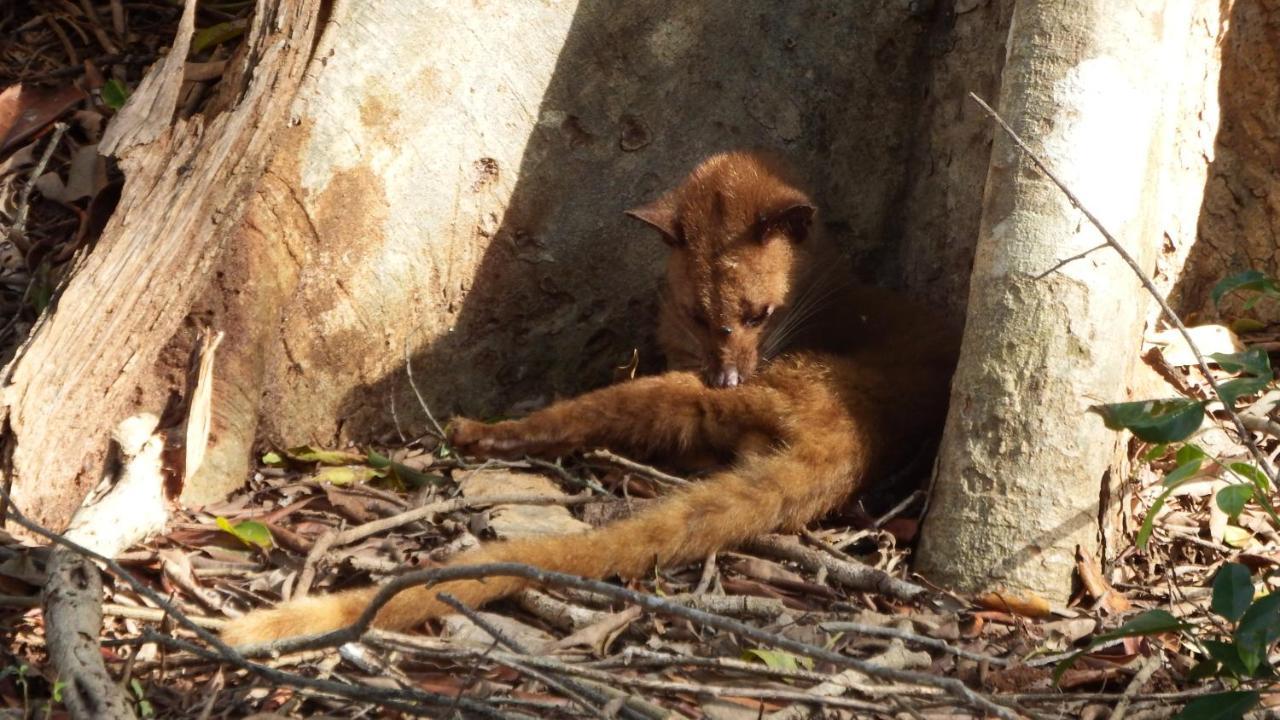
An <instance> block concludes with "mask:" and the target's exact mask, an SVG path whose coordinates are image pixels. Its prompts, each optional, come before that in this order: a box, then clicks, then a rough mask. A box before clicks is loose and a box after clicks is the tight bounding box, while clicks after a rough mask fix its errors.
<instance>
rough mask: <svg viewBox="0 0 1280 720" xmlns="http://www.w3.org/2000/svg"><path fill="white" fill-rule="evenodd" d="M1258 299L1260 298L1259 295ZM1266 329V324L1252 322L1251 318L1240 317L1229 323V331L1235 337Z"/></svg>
mask: <svg viewBox="0 0 1280 720" xmlns="http://www.w3.org/2000/svg"><path fill="white" fill-rule="evenodd" d="M1258 297H1262V296H1261V295H1259V296H1258ZM1266 329H1267V324H1266V323H1264V322H1260V321H1258V320H1254V319H1253V318H1247V317H1242V318H1236V319H1235V320H1232V321H1231V330H1232V331H1233V332H1234V333H1235V334H1237V335H1244V334H1245V333H1251V332H1258V331H1259V330H1266Z"/></svg>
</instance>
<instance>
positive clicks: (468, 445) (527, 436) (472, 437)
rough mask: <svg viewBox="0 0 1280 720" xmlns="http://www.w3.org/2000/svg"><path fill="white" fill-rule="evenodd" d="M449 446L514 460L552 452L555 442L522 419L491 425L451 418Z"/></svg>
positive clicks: (462, 450)
mask: <svg viewBox="0 0 1280 720" xmlns="http://www.w3.org/2000/svg"><path fill="white" fill-rule="evenodd" d="M446 435H447V436H448V443H449V446H450V447H452V448H453V449H454V450H457V451H458V452H459V453H462V454H463V455H469V456H471V457H478V458H500V459H505V460H515V459H518V458H522V457H524V456H526V455H544V456H545V455H553V454H556V451H557V449H558V448H559V447H560V445H559V443H556V442H554V441H553V440H552V439H551V438H549V437H546V436H545V435H544V434H542V433H539V432H537V431H536V430H535V429H534V428H531V427H529V426H528V421H526V420H504V421H502V422H499V423H494V424H492V425H490V424H488V423H482V422H476V421H475V420H468V419H466V418H454V420H453V421H452V422H450V423H449V427H448V429H447V430H446Z"/></svg>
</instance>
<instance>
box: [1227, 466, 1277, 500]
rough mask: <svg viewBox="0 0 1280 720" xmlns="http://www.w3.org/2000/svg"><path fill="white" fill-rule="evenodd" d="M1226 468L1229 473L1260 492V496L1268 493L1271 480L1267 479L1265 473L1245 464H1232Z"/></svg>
mask: <svg viewBox="0 0 1280 720" xmlns="http://www.w3.org/2000/svg"><path fill="white" fill-rule="evenodd" d="M1227 467H1228V468H1229V469H1230V470H1231V472H1233V473H1235V474H1236V475H1239V476H1240V477H1241V478H1243V479H1245V480H1248V481H1249V482H1251V483H1253V486H1254V487H1256V488H1257V489H1258V491H1259V492H1261V493H1262V494H1264V495H1265V494H1266V493H1267V492H1269V491H1270V488H1271V480H1270V479H1268V478H1267V476H1266V474H1265V473H1263V472H1262V471H1261V470H1259V469H1258V468H1256V467H1254V466H1253V465H1252V464H1250V463H1245V462H1234V463H1231V464H1230V465H1228V466H1227Z"/></svg>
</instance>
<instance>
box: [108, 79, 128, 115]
mask: <svg viewBox="0 0 1280 720" xmlns="http://www.w3.org/2000/svg"><path fill="white" fill-rule="evenodd" d="M128 99H129V89H128V88H126V87H125V86H124V83H122V82H120V81H119V80H116V79H115V78H111V79H110V80H108V81H107V82H106V83H105V84H103V86H102V104H104V105H106V106H107V107H109V108H111V109H112V110H119V109H120V108H122V107H124V103H125V101H126V100H128Z"/></svg>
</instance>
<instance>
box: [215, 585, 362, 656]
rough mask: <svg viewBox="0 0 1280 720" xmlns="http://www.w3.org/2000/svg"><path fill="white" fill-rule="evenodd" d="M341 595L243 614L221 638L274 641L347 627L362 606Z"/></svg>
mask: <svg viewBox="0 0 1280 720" xmlns="http://www.w3.org/2000/svg"><path fill="white" fill-rule="evenodd" d="M349 606H350V603H348V602H346V599H345V598H343V597H342V596H341V595H327V596H319V597H305V598H299V599H297V600H290V601H288V602H284V603H281V604H279V605H277V606H275V607H273V608H262V609H259V610H253V611H252V612H249V613H246V614H244V615H241V616H240V617H238V618H235V619H233V620H231V621H230V622H228V623H227V624H226V625H224V626H223V627H222V631H221V633H219V634H220V635H221V637H222V641H223V642H225V643H227V644H228V645H231V646H232V647H235V646H238V645H249V644H255V643H263V642H273V641H275V640H282V639H284V638H289V637H296V636H299V635H315V634H316V633H323V632H329V631H331V630H337V629H338V628H342V627H346V626H347V625H350V624H351V623H352V622H354V621H355V620H356V618H357V617H358V616H359V614H360V610H361V609H363V606H356V607H355V608H354V610H355V612H354V614H353V613H352V612H351V610H352V608H351V607H349Z"/></svg>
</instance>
